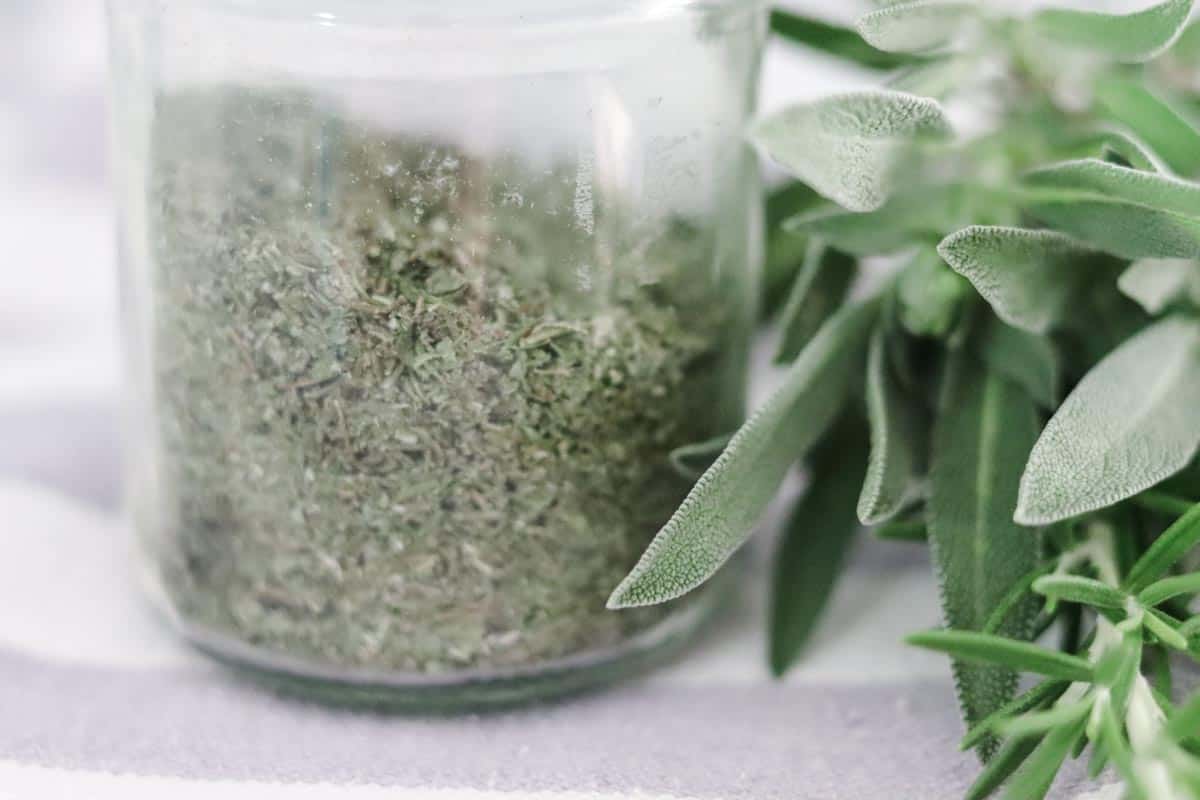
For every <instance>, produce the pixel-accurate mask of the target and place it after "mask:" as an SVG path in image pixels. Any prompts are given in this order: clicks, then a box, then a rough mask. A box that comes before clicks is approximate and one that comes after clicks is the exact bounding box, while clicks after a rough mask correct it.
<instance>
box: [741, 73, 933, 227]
mask: <svg viewBox="0 0 1200 800" xmlns="http://www.w3.org/2000/svg"><path fill="white" fill-rule="evenodd" d="M949 135H950V123H949V121H948V119H947V118H946V114H945V112H944V111H943V110H942V108H941V106H940V105H938V104H937V102H935V101H933V100H929V99H928V98H924V97H918V96H916V95H911V94H905V93H903V92H894V91H863V92H851V93H847V94H838V95H833V96H830V97H826V98H823V99H820V100H816V101H814V102H811V103H805V104H803V105H798V106H793V107H792V108H789V109H786V110H784V111H782V112H780V113H778V114H775V115H774V116H770V117H767V118H766V119H764V120H762V121H761V122H759V123H758V124H757V125H756V126H755V129H754V131H753V138H754V139H755V140H756V141H757V142H758V143H759V144H761V145H762V146H763V147H764V148H765V149H766V151H767V152H768V153H769V154H770V155H771V157H772V158H774V159H775V160H776V161H778V162H779V163H780V164H782V165H783V166H784V167H785V168H787V169H789V170H791V171H792V172H794V173H795V174H796V175H797V176H798V177H799V178H801V179H802V180H804V181H805V182H806V183H808V184H809V185H810V186H812V187H813V188H814V189H816V190H817V191H818V192H820V193H821V194H822V195H824V196H825V197H827V198H829V199H830V200H832V201H834V202H835V203H838V204H839V205H841V206H843V207H845V208H848V209H850V210H851V211H874V210H875V209H877V208H879V207H881V206H882V205H883V204H884V202H885V201H886V200H887V196H888V194H889V193H890V192H891V190H892V186H893V184H894V181H895V180H896V178H897V176H898V174H899V173H900V172H901V168H902V167H904V166H907V165H908V163H907V162H909V161H911V155H912V154H913V152H914V146H915V145H916V144H918V143H920V142H922V141H928V140H939V139H945V138H947V137H948V136H949Z"/></svg>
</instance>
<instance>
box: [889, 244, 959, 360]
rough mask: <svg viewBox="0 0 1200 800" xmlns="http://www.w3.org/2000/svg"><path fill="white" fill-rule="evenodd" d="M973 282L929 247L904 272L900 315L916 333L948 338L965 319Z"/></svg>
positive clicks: (900, 284) (898, 291)
mask: <svg viewBox="0 0 1200 800" xmlns="http://www.w3.org/2000/svg"><path fill="white" fill-rule="evenodd" d="M970 295H971V287H970V285H969V284H968V283H967V282H966V281H965V280H963V279H962V278H961V277H959V276H958V275H956V274H955V273H954V272H952V271H951V270H950V269H949V268H948V267H947V266H946V263H945V262H944V261H943V260H942V257H941V256H940V255H938V253H937V251H936V250H934V249H933V248H926V249H923V250H921V251H920V252H919V253H917V255H916V257H914V258H913V260H912V261H911V262H910V263H909V265H908V266H907V267H906V268H905V269H904V271H903V272H901V273H900V279H899V281H898V282H897V284H896V305H897V315H898V317H899V320H900V324H901V325H903V326H904V328H905V329H906V330H908V332H909V333H911V334H912V335H913V336H927V337H932V338H935V339H944V338H946V337H948V336H950V334H951V333H952V332H953V331H954V328H955V326H956V325H957V324H958V322H959V320H960V319H961V318H962V316H963V314H962V311H963V304H964V302H965V301H966V300H967V298H968V297H970Z"/></svg>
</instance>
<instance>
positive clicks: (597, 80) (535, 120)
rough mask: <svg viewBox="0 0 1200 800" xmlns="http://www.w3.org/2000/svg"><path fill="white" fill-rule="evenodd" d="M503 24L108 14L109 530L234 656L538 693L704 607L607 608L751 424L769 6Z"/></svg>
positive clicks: (426, 683) (294, 14)
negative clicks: (136, 548)
mask: <svg viewBox="0 0 1200 800" xmlns="http://www.w3.org/2000/svg"><path fill="white" fill-rule="evenodd" d="M522 2H523V5H524V6H527V7H522ZM522 2H518V3H517V7H510V8H507V9H506V10H503V11H501V10H496V9H493V10H491V11H487V10H486V9H489V8H491V6H489V5H487V4H482V3H479V4H474V3H466V2H464V0H447V2H443V3H439V4H434V3H429V4H422V3H414V4H383V3H376V2H368V1H367V0H359V2H342V3H333V4H329V3H326V4H323V5H322V6H320V7H317V6H313V8H311V9H309V8H306V7H305V6H306V3H305V2H299V3H297V2H289V3H286V4H285V3H282V2H279V3H276V2H270V1H268V2H258V3H247V2H242V0H207V1H202V0H178V1H177V2H146V1H145V0H113V2H111V3H110V17H111V23H112V32H113V36H112V44H113V63H114V70H115V80H114V101H115V102H114V106H115V119H116V129H117V136H116V141H117V151H118V152H117V158H116V163H117V164H118V165H119V169H118V176H117V178H118V185H119V186H120V193H121V205H122V228H121V232H122V236H121V241H122V258H121V260H122V268H123V274H122V277H123V283H124V296H125V301H126V302H125V306H126V314H125V327H126V331H125V334H126V335H125V340H126V343H127V351H128V363H129V368H130V377H131V381H130V383H131V391H130V398H129V404H128V408H129V412H130V413H129V424H130V433H131V437H132V440H131V446H130V453H131V458H130V464H129V481H128V486H129V498H130V505H131V510H132V512H133V516H134V519H135V525H136V528H137V531H138V534H139V537H140V539H141V542H142V544H143V550H144V552H145V555H146V563H147V567H148V573H149V575H150V576H151V578H152V581H151V582H152V584H153V585H154V586H155V587H156V594H157V595H158V596H159V597H160V598H161V599H162V600H163V602H164V603H165V604H166V606H167V608H168V609H169V610H170V611H171V613H172V615H173V616H174V617H175V618H176V619H177V620H178V621H179V623H180V624H181V625H182V627H183V628H184V630H185V631H186V632H187V633H188V634H189V635H190V636H191V637H192V638H193V639H194V640H197V641H198V642H199V643H200V644H201V645H203V646H205V647H208V648H210V649H213V650H216V651H217V652H218V654H220V655H224V656H227V657H230V658H233V659H236V660H240V661H244V662H248V663H249V664H251V665H252V666H257V667H260V668H265V669H269V670H281V671H284V672H290V673H293V674H295V675H296V676H298V677H304V676H306V675H307V676H315V677H321V678H324V679H328V680H333V681H337V682H345V683H348V684H353V683H355V682H360V683H361V682H367V683H371V684H377V685H381V686H386V687H391V688H393V689H396V690H397V691H401V692H403V691H407V690H408V689H412V691H413V692H415V695H414V696H417V697H423V696H428V695H429V694H430V693H431V692H436V691H439V689H437V688H435V687H443V689H444V688H445V687H450V688H451V689H453V688H454V687H461V686H462V685H464V684H467V683H476V684H478V685H483V686H488V687H494V688H495V691H494V692H492V694H493V695H494V696H496V697H501V696H507V695H506V694H505V691H504V689H503V687H504V685H505V682H508V683H509V684H511V683H512V681H522V682H529V681H532V683H529V689H528V692H529V693H532V694H541V693H546V692H548V691H554V689H553V688H547V687H553V686H559V687H561V686H569V685H571V684H572V680H570V679H568V680H566V681H563V680H556V681H555V682H551V683H547V684H546V685H545V686H544V687H542V688H540V689H539V688H538V685H537V681H536V678H537V676H538V675H543V674H549V673H551V672H556V673H557V674H559V676H560V678H561V676H563V675H570V674H575V675H577V676H578V678H577V680H575V682H576V683H579V684H580V685H582V684H583V683H585V682H587V681H588V680H593V679H596V680H598V679H600V678H599V677H598V676H600V675H601V674H604V675H609V674H611V673H612V667H613V666H614V665H616V664H619V663H620V662H621V660H622V659H625V660H629V659H630V656H631V654H637V655H644V653H643V652H642V651H645V650H647V649H651V648H659V647H662V646H664V645H665V644H666V643H668V642H669V641H674V640H677V639H679V638H680V637H681V636H682V635H683V633H684V629H685V628H687V627H690V626H691V624H692V622H694V621H695V619H696V618H697V617H698V616H699V615H700V612H699V611H698V610H697V608H698V604H702V602H703V601H702V598H700V599H693V600H692V601H688V602H685V603H682V604H677V605H676V606H673V607H668V608H661V609H643V610H638V611H632V612H621V613H615V612H609V611H606V610H605V609H604V602H605V599H606V597H607V594H608V592H609V591H611V590H612V588H613V587H614V586H615V585H616V584H617V583H618V582H619V580H620V579H621V577H622V576H623V575H624V574H625V573H626V572H627V571H628V569H629V568H630V567H631V566H632V565H633V564H634V563H635V562H636V560H637V558H638V556H639V555H640V553H641V551H642V550H643V548H644V547H645V545H646V544H647V543H648V542H649V541H650V539H651V538H652V537H653V535H654V533H655V532H656V531H657V529H658V528H659V527H660V526H661V525H662V524H663V523H664V522H665V521H666V519H667V518H668V517H669V516H670V514H671V512H672V511H673V509H674V508H675V506H676V505H677V504H678V502H679V501H680V500H681V499H682V497H683V496H684V494H685V493H686V491H687V488H688V481H687V480H686V479H684V478H682V477H680V476H679V475H677V474H676V473H675V472H674V471H673V469H672V467H671V464H670V461H669V458H668V455H669V453H670V452H671V450H673V449H674V448H676V447H679V446H681V445H684V444H690V443H693V442H697V441H702V440H706V439H710V438H713V437H714V436H717V435H720V434H723V433H726V432H728V431H730V430H731V429H733V428H734V427H736V425H737V424H738V422H739V421H740V419H741V415H742V387H743V378H744V370H745V364H746V359H745V356H746V349H747V344H748V338H749V334H750V330H751V328H752V325H753V320H754V315H755V308H754V298H755V297H756V296H757V291H756V289H757V287H756V285H755V281H756V278H755V270H754V264H755V262H756V261H757V251H758V242H757V240H756V237H757V232H758V229H759V226H758V219H757V203H758V197H759V192H758V187H757V178H756V170H755V161H754V158H753V156H752V155H751V154H750V153H749V152H748V150H747V148H746V147H745V146H744V144H743V139H742V137H743V131H744V126H745V122H746V120H747V117H748V116H749V114H750V113H751V111H752V103H753V91H754V83H755V78H756V72H757V62H758V53H759V47H760V42H761V35H762V19H761V15H760V13H759V10H758V9H757V7H755V6H753V5H752V4H745V3H739V2H731V3H729V4H726V5H720V4H718V5H716V6H713V5H712V4H705V8H704V9H700V8H699V7H698V6H693V5H692V4H691V3H687V2H678V3H674V2H669V3H666V4H663V3H656V4H651V3H647V2H626V3H621V2H617V3H594V2H592V0H576V2H575V3H566V4H563V3H558V4H549V3H543V2H539V1H538V0H522ZM396 5H404V6H406V8H405V9H404V10H403V11H402V12H401V11H397V10H396V9H394V8H390V7H391V6H396ZM329 7H332V8H333V9H334V10H333V11H332V12H331V11H329V10H327V9H328V8H329ZM685 620H686V621H687V622H686V624H685ZM589 675H591V676H592V677H588V676H589ZM473 697H474V698H475V699H474V700H473V701H472V702H480V701H482V702H486V701H487V700H488V699H489V694H488V692H487V691H484V692H482V693H479V692H477V693H476V694H475V695H473Z"/></svg>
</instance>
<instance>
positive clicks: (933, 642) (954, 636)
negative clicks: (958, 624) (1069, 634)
mask: <svg viewBox="0 0 1200 800" xmlns="http://www.w3.org/2000/svg"><path fill="white" fill-rule="evenodd" d="M907 641H908V643H909V644H911V645H914V646H915V647H921V648H924V649H926V650H934V651H936V652H939V653H945V654H946V655H949V656H953V657H954V658H957V659H959V660H961V661H968V662H971V663H975V664H995V665H997V666H1000V667H1006V668H1008V669H1010V670H1013V671H1015V672H1029V673H1033V674H1035V675H1045V676H1046V677H1048V678H1058V679H1060V680H1065V681H1076V682H1084V683H1090V682H1091V681H1092V680H1093V678H1094V677H1095V674H1094V672H1093V670H1092V665H1091V663H1090V662H1089V661H1088V660H1087V659H1086V658H1081V657H1079V656H1072V655H1067V654H1066V653H1060V652H1059V651H1057V650H1048V649H1046V648H1044V647H1038V646H1037V645H1035V644H1030V643H1029V642H1019V641H1016V640H1015V639H1009V638H1006V637H1004V636H992V635H990V634H986V633H975V632H973V631H925V632H923V633H916V634H913V635H912V636H909V637H908V640H907Z"/></svg>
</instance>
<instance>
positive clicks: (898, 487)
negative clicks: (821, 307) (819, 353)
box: [858, 329, 924, 525]
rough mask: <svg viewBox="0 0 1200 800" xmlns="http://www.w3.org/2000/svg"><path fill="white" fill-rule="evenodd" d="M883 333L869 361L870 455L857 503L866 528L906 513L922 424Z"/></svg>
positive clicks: (876, 337)
mask: <svg viewBox="0 0 1200 800" xmlns="http://www.w3.org/2000/svg"><path fill="white" fill-rule="evenodd" d="M884 337H885V333H884V331H883V329H879V330H876V331H875V335H874V336H873V337H872V338H871V349H870V353H869V355H868V357H867V416H868V419H869V420H870V423H871V451H870V456H869V460H868V461H867V477H866V480H865V481H864V482H863V485H862V492H861V494H860V496H859V499H858V518H859V520H861V521H862V523H863V524H864V525H879V524H880V523H883V522H887V521H888V520H890V519H892V518H893V517H895V516H896V515H897V514H898V513H900V512H901V511H902V510H904V507H905V506H906V505H907V504H908V502H909V501H910V500H911V498H912V495H913V491H914V489H915V488H916V483H917V465H918V458H919V456H918V453H919V452H920V447H921V442H922V438H923V437H922V430H923V428H924V425H923V422H922V420H921V419H920V418H919V416H918V414H917V411H916V408H915V407H914V405H913V404H912V403H911V402H910V401H909V399H908V398H906V397H904V396H903V395H902V393H901V391H900V387H899V386H898V385H897V383H896V379H895V376H894V375H893V374H892V369H891V364H890V363H889V360H888V357H887V347H886V342H885V339H884Z"/></svg>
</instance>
